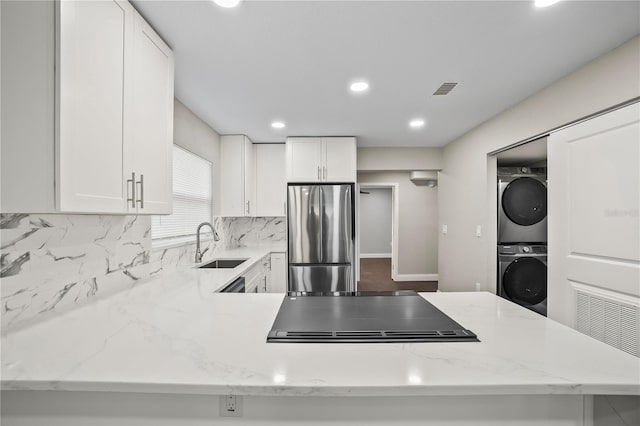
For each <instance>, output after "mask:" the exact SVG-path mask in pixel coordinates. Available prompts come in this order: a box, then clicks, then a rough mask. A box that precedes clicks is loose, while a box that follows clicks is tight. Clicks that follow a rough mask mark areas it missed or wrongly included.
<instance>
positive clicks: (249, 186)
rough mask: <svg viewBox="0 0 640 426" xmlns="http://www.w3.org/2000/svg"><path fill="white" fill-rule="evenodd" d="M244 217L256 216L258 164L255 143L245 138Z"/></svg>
mask: <svg viewBox="0 0 640 426" xmlns="http://www.w3.org/2000/svg"><path fill="white" fill-rule="evenodd" d="M243 161H244V163H243V169H244V215H245V216H255V215H256V212H255V210H256V162H255V152H254V147H253V143H251V140H249V138H248V137H246V136H245V137H244V159H243Z"/></svg>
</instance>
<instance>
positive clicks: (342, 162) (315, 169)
mask: <svg viewBox="0 0 640 426" xmlns="http://www.w3.org/2000/svg"><path fill="white" fill-rule="evenodd" d="M356 168H357V165H356V139H355V138H354V137H326V138H287V181H288V182H355V181H356V175H357V172H356Z"/></svg>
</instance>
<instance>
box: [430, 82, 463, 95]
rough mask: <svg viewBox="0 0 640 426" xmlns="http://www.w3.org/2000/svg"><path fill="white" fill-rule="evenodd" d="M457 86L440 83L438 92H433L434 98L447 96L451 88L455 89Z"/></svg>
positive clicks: (455, 84)
mask: <svg viewBox="0 0 640 426" xmlns="http://www.w3.org/2000/svg"><path fill="white" fill-rule="evenodd" d="M457 85H458V83H442V85H441V86H440V87H438V90H436V91H435V92H433V95H434V96H444V95H448V94H449V93H450V92H451V91H452V90H453V88H454V87H456V86H457Z"/></svg>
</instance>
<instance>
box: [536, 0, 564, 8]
mask: <svg viewBox="0 0 640 426" xmlns="http://www.w3.org/2000/svg"><path fill="white" fill-rule="evenodd" d="M559 1H560V0H536V1H535V5H536V7H547V6H551V5H552V4H556V3H558V2H559Z"/></svg>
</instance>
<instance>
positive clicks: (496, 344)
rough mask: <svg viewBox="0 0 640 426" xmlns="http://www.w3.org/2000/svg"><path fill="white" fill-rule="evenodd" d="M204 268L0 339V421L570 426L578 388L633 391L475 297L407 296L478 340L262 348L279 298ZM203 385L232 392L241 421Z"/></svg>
mask: <svg viewBox="0 0 640 426" xmlns="http://www.w3.org/2000/svg"><path fill="white" fill-rule="evenodd" d="M198 277H199V278H198ZM205 277H206V272H204V271H198V270H182V271H175V272H173V273H168V274H165V275H163V276H162V277H158V278H156V279H154V280H152V281H150V282H148V283H146V284H143V285H140V286H137V287H134V288H132V289H130V290H128V291H126V292H121V293H118V294H116V295H114V296H112V297H109V298H106V299H103V300H100V301H98V302H96V303H93V304H91V305H87V306H85V307H82V308H80V309H77V310H75V311H72V312H69V313H66V314H64V315H61V316H59V317H56V318H53V319H50V320H48V321H45V322H43V323H40V324H36V325H34V326H31V327H28V328H25V329H23V330H19V331H17V332H15V333H12V334H9V335H7V336H4V337H3V339H2V389H3V395H2V396H3V401H2V402H3V403H2V415H3V417H2V420H3V425H11V424H42V425H45V424H53V423H56V422H58V423H56V424H70V425H71V424H73V425H87V424H154V425H164V424H175V425H191V424H194V425H195V424H198V425H199V424H211V423H212V422H214V421H218V422H222V424H254V423H255V424H258V423H259V424H282V423H284V422H292V424H304V423H306V424H314V422H321V421H322V422H330V423H331V424H361V423H371V422H375V421H378V422H381V424H399V423H402V422H407V423H411V422H419V423H420V424H434V425H435V424H442V423H444V422H445V421H446V422H447V424H460V425H463V424H464V425H485V424H486V425H493V424H509V425H515V424H517V425H529V424H531V425H534V424H536V425H540V424H562V425H565V424H566V425H582V424H590V423H589V422H590V404H591V401H592V398H591V395H640V362H639V361H638V358H636V357H634V356H632V355H629V354H626V353H623V352H621V351H619V350H617V349H614V348H612V347H609V346H607V345H605V344H603V343H600V342H597V341H595V340H594V339H592V338H590V337H587V336H585V335H582V334H580V333H578V332H577V331H575V330H572V329H570V328H567V327H565V326H563V325H560V324H558V323H556V322H554V321H551V320H548V319H546V318H544V317H542V316H539V315H537V314H535V313H533V312H530V311H528V310H526V309H524V308H522V307H519V306H516V305H514V304H512V303H510V302H507V301H505V300H503V299H501V298H498V297H496V296H495V295H492V294H489V293H481V292H478V293H422V294H421V295H422V296H423V297H425V298H426V299H427V300H428V301H429V302H431V303H432V304H433V305H435V306H436V307H437V308H439V309H440V310H442V311H443V312H445V313H446V314H447V315H449V316H450V317H451V318H453V319H454V320H455V321H457V322H459V323H460V324H462V325H463V326H465V327H467V328H469V329H471V330H472V331H473V332H475V333H476V334H477V335H478V338H479V339H480V342H471V343H460V342H452V343H386V344H366V343H359V344H358V343H355V344H290V343H266V336H267V334H268V332H269V330H270V328H271V325H272V323H273V320H274V318H275V316H276V314H277V312H278V308H279V307H280V304H281V303H282V300H283V297H284V295H283V294H221V293H215V291H216V290H218V289H219V285H220V284H219V283H213V282H209V281H208V280H207V279H206V278H205ZM62 391H66V392H62ZM216 395H240V396H243V398H242V400H243V401H242V419H238V418H232V417H230V418H227V417H219V400H220V399H219V398H218V397H216ZM54 419H55V421H54Z"/></svg>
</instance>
